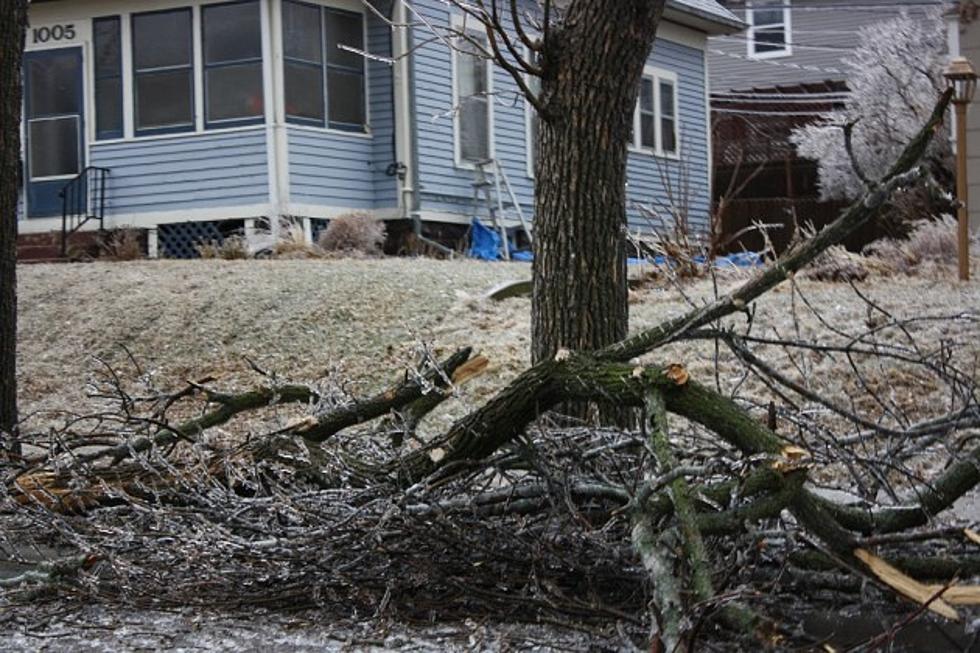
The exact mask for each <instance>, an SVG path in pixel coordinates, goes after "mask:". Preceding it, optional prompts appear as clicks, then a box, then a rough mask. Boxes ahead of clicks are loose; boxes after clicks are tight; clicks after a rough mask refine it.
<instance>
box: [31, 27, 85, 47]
mask: <svg viewBox="0 0 980 653" xmlns="http://www.w3.org/2000/svg"><path fill="white" fill-rule="evenodd" d="M31 38H32V39H33V42H34V44H35V45H36V44H38V43H49V42H51V41H71V40H72V39H74V38H75V25H74V24H72V23H68V24H67V25H52V26H50V27H48V26H45V27H35V28H34V29H32V30H31Z"/></svg>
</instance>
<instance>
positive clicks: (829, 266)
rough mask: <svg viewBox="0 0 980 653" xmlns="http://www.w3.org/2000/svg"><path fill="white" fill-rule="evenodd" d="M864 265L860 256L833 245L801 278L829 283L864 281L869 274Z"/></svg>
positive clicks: (863, 260)
mask: <svg viewBox="0 0 980 653" xmlns="http://www.w3.org/2000/svg"><path fill="white" fill-rule="evenodd" d="M865 263H866V261H865V259H864V258H863V257H861V256H860V255H858V254H852V253H851V252H848V251H847V250H846V249H844V248H843V247H841V246H840V245H834V246H832V247H829V248H827V250H826V251H825V252H824V253H823V254H821V255H820V256H819V257H817V260H815V261H814V262H813V263H812V264H811V265H810V266H809V267H807V268H806V269H805V270H804V271H803V277H804V278H805V279H814V280H816V281H829V282H846V281H864V280H865V279H867V278H868V274H869V270H868V267H867V265H866V264H865Z"/></svg>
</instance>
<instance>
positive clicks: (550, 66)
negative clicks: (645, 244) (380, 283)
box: [531, 0, 664, 362]
mask: <svg viewBox="0 0 980 653" xmlns="http://www.w3.org/2000/svg"><path fill="white" fill-rule="evenodd" d="M663 6H664V2H663V0H578V1H576V2H573V3H571V5H570V6H569V7H568V9H567V11H566V13H565V16H564V18H563V19H562V21H561V22H560V24H558V25H554V26H552V29H553V30H554V31H553V32H552V33H550V34H549V35H548V37H547V39H546V41H545V47H544V51H543V52H542V58H543V67H544V70H545V71H546V74H545V77H544V79H543V80H542V91H543V100H544V107H545V115H544V116H542V120H541V128H540V137H539V139H540V140H539V156H538V159H537V163H536V168H535V176H536V192H535V220H534V230H535V238H534V290H533V296H532V320H531V335H532V355H533V359H534V361H535V362H538V361H541V360H544V359H547V358H551V357H552V356H554V355H555V353H556V352H557V351H558V350H559V349H570V350H573V351H590V350H594V349H599V348H601V347H604V346H606V345H610V344H612V343H614V342H617V341H619V340H622V339H623V338H624V337H625V336H626V331H627V318H628V309H627V304H626V290H627V289H626V155H627V145H628V142H629V139H630V135H631V132H632V126H633V108H634V106H635V104H636V96H637V91H638V87H639V83H640V78H641V76H642V74H643V67H644V64H645V63H646V61H647V57H648V55H649V54H650V50H651V48H652V46H653V39H654V36H655V35H656V30H657V24H658V23H659V22H660V15H661V13H662V11H663Z"/></svg>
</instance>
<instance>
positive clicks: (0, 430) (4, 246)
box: [0, 0, 27, 453]
mask: <svg viewBox="0 0 980 653" xmlns="http://www.w3.org/2000/svg"><path fill="white" fill-rule="evenodd" d="M26 26H27V1H26V0H10V2H4V3H3V5H2V7H0V450H4V449H12V450H13V452H14V453H17V452H18V445H17V444H16V439H10V440H9V442H8V438H7V437H6V436H5V435H4V434H5V433H6V434H13V433H14V431H15V430H16V428H17V378H16V358H17V267H16V264H17V195H18V192H19V184H18V179H20V119H21V92H22V89H21V61H22V59H23V53H24V32H25V29H26Z"/></svg>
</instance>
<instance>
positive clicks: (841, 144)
mask: <svg viewBox="0 0 980 653" xmlns="http://www.w3.org/2000/svg"><path fill="white" fill-rule="evenodd" d="M858 42H859V43H861V45H860V46H859V47H857V48H856V49H855V50H854V52H853V54H852V55H851V56H850V57H848V58H847V59H845V60H844V62H843V63H844V65H845V66H846V68H847V72H848V74H847V85H848V88H849V90H850V92H851V93H850V98H849V100H848V101H847V103H846V106H845V108H844V109H843V110H842V111H841V110H835V111H829V112H828V113H826V114H824V115H823V116H822V117H821V119H820V120H818V121H817V122H815V123H812V124H810V125H806V126H804V127H800V128H798V129H797V130H796V131H795V132H794V133H793V135H792V137H791V140H792V141H793V143H794V144H795V145H796V148H797V152H798V153H799V155H800V156H802V157H804V158H807V159H814V160H816V161H817V162H818V169H819V174H820V193H821V196H822V198H823V199H852V198H854V197H857V196H859V195H860V194H861V191H862V189H863V186H864V183H863V182H862V181H861V176H862V175H863V176H864V177H866V178H869V179H877V178H879V177H880V176H881V175H882V174H883V173H884V172H885V170H886V168H887V166H888V165H889V163H890V162H891V161H894V159H895V157H896V155H897V154H898V153H899V152H900V151H901V148H902V146H903V143H906V142H908V139H909V138H910V137H911V136H912V134H914V133H915V132H916V130H917V129H918V126H919V125H921V124H922V121H923V120H924V119H925V117H926V116H928V115H929V112H930V110H931V109H932V107H933V105H934V104H935V101H936V97H937V95H938V94H939V93H940V92H941V91H942V89H943V88H944V87H945V81H944V79H943V76H942V73H943V68H944V66H945V64H946V56H947V55H946V46H945V44H946V31H945V25H944V22H943V19H942V14H941V13H940V11H939V10H930V11H928V12H925V13H924V14H916V15H915V16H911V15H908V14H904V13H903V14H902V15H900V16H898V17H896V18H893V19H891V20H887V21H883V22H880V23H876V24H873V25H870V26H867V27H864V28H862V29H861V30H860V31H859V33H858ZM851 123H853V128H852V133H851V144H852V147H851V149H852V151H853V158H854V163H853V164H852V160H851V157H850V156H849V155H848V152H847V148H846V146H845V133H844V132H845V129H844V127H845V126H846V125H848V124H851ZM926 160H927V161H928V163H929V165H930V167H931V168H932V172H933V174H934V176H935V177H936V178H937V180H939V181H940V183H943V182H946V181H948V179H949V172H948V171H949V170H950V169H951V166H950V147H949V141H948V139H944V138H937V139H934V140H933V142H932V145H931V149H930V152H929V153H928V155H927V157H926ZM854 164H856V167H857V170H855V165H854Z"/></svg>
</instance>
